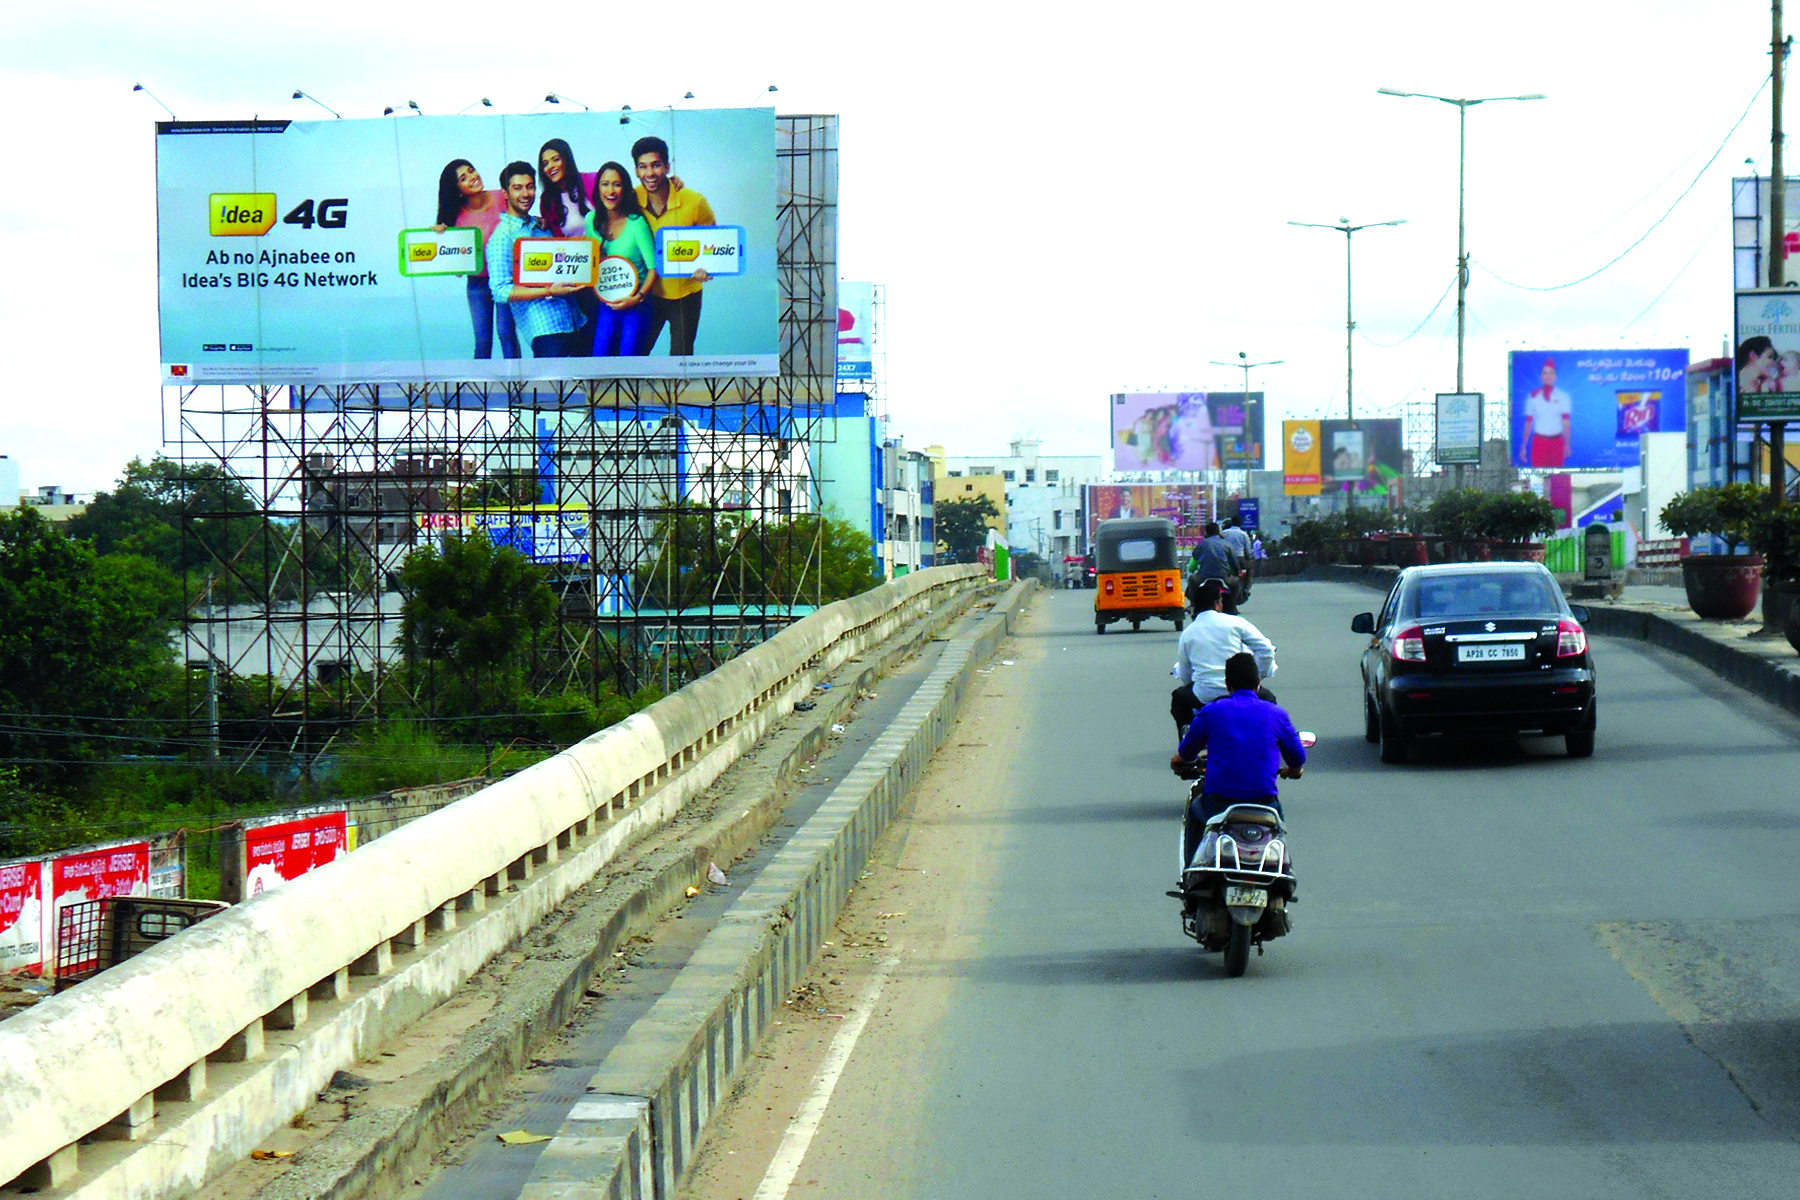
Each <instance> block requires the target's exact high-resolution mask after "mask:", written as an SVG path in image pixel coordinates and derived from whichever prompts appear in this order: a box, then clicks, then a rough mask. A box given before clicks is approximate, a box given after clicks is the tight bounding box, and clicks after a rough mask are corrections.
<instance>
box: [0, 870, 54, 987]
mask: <svg viewBox="0 0 1800 1200" xmlns="http://www.w3.org/2000/svg"><path fill="white" fill-rule="evenodd" d="M43 939H44V864H43V863H41V862H37V861H33V862H15V863H6V864H5V865H4V866H0V974H4V973H5V972H7V971H31V972H33V973H34V974H35V973H36V972H37V971H38V970H40V969H41V968H42V967H43V964H44V940H43Z"/></svg>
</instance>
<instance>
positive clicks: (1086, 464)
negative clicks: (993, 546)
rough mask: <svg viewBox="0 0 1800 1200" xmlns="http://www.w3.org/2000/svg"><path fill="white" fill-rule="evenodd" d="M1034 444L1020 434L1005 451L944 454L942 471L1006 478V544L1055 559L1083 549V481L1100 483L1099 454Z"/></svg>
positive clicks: (1031, 438) (1032, 439) (1030, 437)
mask: <svg viewBox="0 0 1800 1200" xmlns="http://www.w3.org/2000/svg"><path fill="white" fill-rule="evenodd" d="M1038 445H1039V443H1038V438H1037V435H1036V434H1032V433H1022V434H1020V435H1018V436H1017V437H1015V438H1013V440H1012V444H1011V446H1010V447H1009V449H1010V451H1011V452H1010V453H1008V454H1005V455H1002V456H999V457H995V456H986V457H978V456H954V457H952V456H946V457H945V459H944V471H945V474H946V475H947V476H949V477H950V478H956V477H958V476H962V475H999V476H1000V477H1001V478H1002V479H1003V480H1005V482H1006V508H1007V516H1006V540H1007V544H1008V547H1009V548H1010V549H1012V550H1013V551H1015V552H1021V551H1022V552H1026V553H1031V554H1037V555H1039V556H1041V557H1042V558H1044V559H1045V560H1046V561H1048V562H1056V561H1058V560H1060V559H1061V558H1062V557H1063V556H1065V555H1069V554H1082V553H1085V552H1086V550H1087V533H1086V515H1087V514H1086V512H1085V510H1084V507H1083V506H1084V504H1085V502H1086V498H1087V485H1088V484H1090V483H1100V482H1102V481H1103V479H1104V473H1103V471H1102V468H1101V463H1100V456H1099V455H1098V454H1061V455H1047V454H1040V453H1039V452H1038Z"/></svg>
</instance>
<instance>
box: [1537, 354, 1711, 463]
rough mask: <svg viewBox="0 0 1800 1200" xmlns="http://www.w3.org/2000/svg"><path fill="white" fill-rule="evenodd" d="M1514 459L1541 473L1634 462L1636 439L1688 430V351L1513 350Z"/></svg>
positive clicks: (1636, 457) (1636, 447) (1636, 459)
mask: <svg viewBox="0 0 1800 1200" xmlns="http://www.w3.org/2000/svg"><path fill="white" fill-rule="evenodd" d="M1507 361H1508V366H1507V378H1508V380H1509V382H1510V397H1511V414H1512V419H1511V421H1510V423H1509V428H1510V436H1511V441H1512V461H1513V463H1514V464H1515V465H1517V466H1521V467H1537V468H1540V469H1546V470H1556V471H1566V470H1571V469H1573V470H1608V471H1617V470H1621V469H1623V468H1625V467H1635V466H1637V465H1638V435H1640V434H1645V433H1680V432H1683V431H1684V430H1686V429H1687V367H1688V352H1687V351H1686V350H1514V351H1513V352H1512V353H1511V354H1510V355H1508V356H1507Z"/></svg>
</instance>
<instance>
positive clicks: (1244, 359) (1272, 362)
mask: <svg viewBox="0 0 1800 1200" xmlns="http://www.w3.org/2000/svg"><path fill="white" fill-rule="evenodd" d="M1285 361H1286V360H1285V359H1280V358H1271V359H1269V360H1268V361H1266V362H1251V361H1250V356H1249V355H1248V354H1246V353H1245V352H1244V351H1242V350H1239V351H1238V360H1237V361H1236V362H1220V361H1219V360H1218V359H1213V360H1212V365H1213V366H1215V367H1236V368H1238V369H1239V370H1241V371H1242V372H1243V373H1244V415H1245V420H1246V421H1248V419H1249V413H1250V368H1252V367H1278V366H1280V365H1281V364H1282V363H1283V362H1285ZM1245 432H1246V433H1248V429H1246V430H1245ZM1219 478H1220V480H1221V481H1223V482H1225V483H1229V480H1228V479H1227V477H1226V474H1225V464H1224V463H1220V464H1219ZM1245 478H1246V481H1247V480H1248V476H1246V477H1245ZM1245 486H1248V482H1246V485H1245Z"/></svg>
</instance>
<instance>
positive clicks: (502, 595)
mask: <svg viewBox="0 0 1800 1200" xmlns="http://www.w3.org/2000/svg"><path fill="white" fill-rule="evenodd" d="M400 590H401V593H402V595H403V597H404V598H403V601H402V607H401V623H400V644H401V648H402V650H403V651H404V652H405V654H406V658H407V661H408V663H409V664H411V665H412V666H414V667H415V668H417V669H422V672H423V674H422V678H423V682H424V684H425V690H426V692H427V694H428V695H429V697H430V701H431V703H430V708H431V709H432V710H433V711H434V712H435V713H436V714H437V715H440V716H456V717H478V716H485V715H489V714H496V713H513V712H516V711H517V710H518V705H519V701H520V698H521V697H522V696H523V695H524V694H525V691H526V689H527V686H528V683H529V674H530V659H531V648H532V645H533V643H534V642H535V641H536V640H537V639H538V638H539V637H540V636H542V635H543V634H544V633H545V631H546V629H547V627H548V626H549V624H550V621H551V618H552V617H553V616H554V615H555V612H556V596H555V594H554V593H553V592H552V591H551V590H550V586H549V584H548V583H546V582H545V574H544V571H543V570H542V569H541V568H538V567H535V566H533V565H532V564H531V563H530V562H528V561H527V560H526V558H525V556H524V555H522V554H520V553H519V552H518V551H517V550H514V549H512V548H511V547H510V546H495V545H494V544H493V542H491V541H489V540H488V538H487V536H486V535H485V534H480V533H476V534H471V535H468V536H459V535H455V534H452V535H450V536H449V537H446V538H445V539H444V546H443V549H442V550H439V549H437V548H436V547H432V546H426V547H424V548H422V549H419V550H415V551H414V552H413V553H412V554H410V555H408V556H407V558H406V562H405V564H404V565H403V566H402V567H401V570H400Z"/></svg>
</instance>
